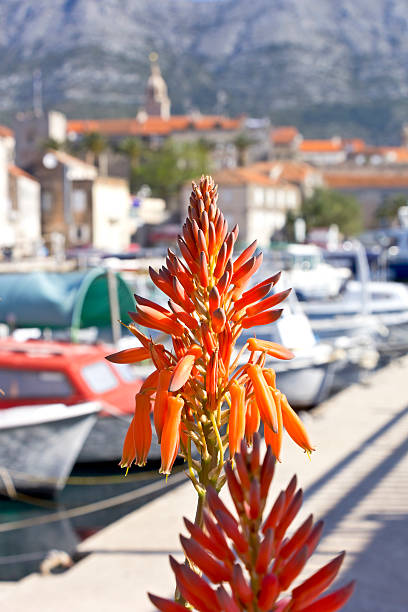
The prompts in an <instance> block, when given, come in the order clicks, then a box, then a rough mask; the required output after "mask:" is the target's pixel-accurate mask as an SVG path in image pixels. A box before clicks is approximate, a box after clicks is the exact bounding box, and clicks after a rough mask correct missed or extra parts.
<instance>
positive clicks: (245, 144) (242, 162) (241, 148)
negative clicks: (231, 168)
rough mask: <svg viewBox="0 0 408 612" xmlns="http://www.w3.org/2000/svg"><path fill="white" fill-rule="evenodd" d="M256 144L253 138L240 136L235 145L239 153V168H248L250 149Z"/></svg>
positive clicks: (243, 134) (242, 134) (244, 135)
mask: <svg viewBox="0 0 408 612" xmlns="http://www.w3.org/2000/svg"><path fill="white" fill-rule="evenodd" d="M254 143H255V140H254V139H253V138H250V137H249V136H247V135H246V134H245V133H243V132H242V133H241V134H238V136H237V137H236V138H235V140H234V142H233V144H234V145H235V148H236V150H237V152H238V166H246V165H247V163H248V149H249V147H250V146H251V145H253V144H254Z"/></svg>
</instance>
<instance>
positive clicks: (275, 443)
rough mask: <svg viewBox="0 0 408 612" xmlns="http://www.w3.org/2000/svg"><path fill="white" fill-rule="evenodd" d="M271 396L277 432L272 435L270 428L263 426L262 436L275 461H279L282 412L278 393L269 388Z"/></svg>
mask: <svg viewBox="0 0 408 612" xmlns="http://www.w3.org/2000/svg"><path fill="white" fill-rule="evenodd" d="M270 389H271V392H272V395H273V396H274V400H275V406H276V414H277V417H278V432H277V433H274V432H273V431H272V429H271V428H270V427H268V426H267V425H265V428H264V435H265V442H266V444H267V445H268V446H270V447H271V449H272V452H273V454H274V455H275V457H276V459H277V460H278V461H280V452H281V448H282V437H283V422H282V410H281V406H280V393H279V391H276V389H273V388H272V387H270Z"/></svg>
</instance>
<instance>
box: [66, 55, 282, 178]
mask: <svg viewBox="0 0 408 612" xmlns="http://www.w3.org/2000/svg"><path fill="white" fill-rule="evenodd" d="M154 55H155V54H154ZM170 109H171V101H170V99H169V97H168V93H167V85H166V82H165V80H164V79H163V77H162V75H161V72H160V68H159V65H158V63H157V58H156V57H154V58H153V60H152V61H151V74H150V76H149V79H148V81H147V86H146V90H145V100H144V106H143V108H142V109H140V110H139V111H138V112H137V113H135V116H134V117H130V118H124V119H70V120H68V121H67V137H68V139H69V140H71V141H76V140H77V141H78V140H80V139H81V138H83V137H84V136H85V134H89V133H99V134H102V135H103V136H104V137H105V138H106V139H107V140H108V141H109V143H111V144H112V145H116V144H118V143H119V142H120V141H121V140H123V139H124V138H129V137H134V138H140V139H141V140H142V141H143V142H144V143H145V144H147V145H148V146H150V147H153V148H154V147H158V146H160V145H161V144H162V143H163V142H164V141H165V140H166V139H168V138H172V140H174V141H175V142H196V141H199V140H201V141H205V142H207V143H208V144H209V145H210V150H211V159H212V163H213V167H214V168H215V169H217V168H224V167H235V166H237V165H238V164H239V161H240V159H242V158H243V156H242V146H245V148H246V151H245V153H246V154H245V158H246V159H247V160H248V163H251V162H253V161H257V160H260V159H268V157H269V153H270V139H269V129H270V125H269V121H268V120H265V119H250V118H247V117H245V116H243V115H242V116H240V117H235V118H230V117H224V116H220V115H202V114H201V113H200V112H198V111H194V112H192V113H190V114H188V115H171V113H170ZM113 148H114V147H113ZM109 157H110V159H109V162H110V163H109V169H110V170H109V173H110V172H112V171H113V170H115V171H118V164H117V161H116V163H115V159H114V154H113V153H112V152H109ZM123 168H125V166H123ZM125 171H126V168H125ZM119 172H120V169H119Z"/></svg>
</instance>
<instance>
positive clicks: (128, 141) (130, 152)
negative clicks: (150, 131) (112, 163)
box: [117, 137, 143, 168]
mask: <svg viewBox="0 0 408 612" xmlns="http://www.w3.org/2000/svg"><path fill="white" fill-rule="evenodd" d="M117 150H118V152H119V153H122V154H123V155H126V157H127V158H128V159H129V162H130V166H131V168H134V167H135V166H137V165H138V164H139V162H140V158H141V156H142V152H143V143H142V141H141V140H140V138H132V137H128V138H123V140H121V141H120V143H119V144H118V146H117Z"/></svg>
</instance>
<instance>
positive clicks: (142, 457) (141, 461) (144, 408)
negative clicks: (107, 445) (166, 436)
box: [120, 393, 152, 468]
mask: <svg viewBox="0 0 408 612" xmlns="http://www.w3.org/2000/svg"><path fill="white" fill-rule="evenodd" d="M151 443H152V426H151V423H150V398H149V396H148V395H145V394H144V393H138V394H137V395H136V408H135V414H134V417H133V419H132V422H131V424H130V427H129V429H128V432H127V434H126V438H125V442H124V445H123V453H122V459H121V462H120V466H121V467H125V468H129V467H130V466H131V465H132V463H133V461H135V463H136V464H137V465H140V466H142V465H145V464H146V461H147V455H148V453H149V450H150V445H151Z"/></svg>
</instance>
